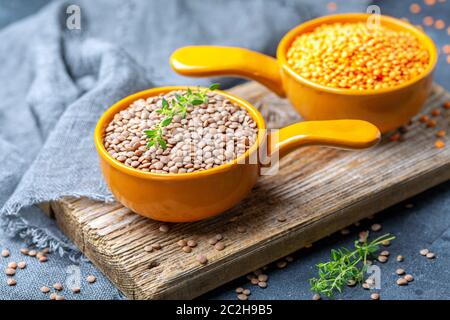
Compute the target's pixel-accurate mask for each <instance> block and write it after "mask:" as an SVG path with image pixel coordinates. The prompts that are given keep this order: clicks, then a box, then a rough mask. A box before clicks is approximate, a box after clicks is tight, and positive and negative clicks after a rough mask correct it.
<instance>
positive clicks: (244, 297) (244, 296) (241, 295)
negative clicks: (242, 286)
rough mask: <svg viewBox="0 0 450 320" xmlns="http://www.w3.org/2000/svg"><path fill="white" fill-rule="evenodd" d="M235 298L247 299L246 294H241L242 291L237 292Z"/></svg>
mask: <svg viewBox="0 0 450 320" xmlns="http://www.w3.org/2000/svg"><path fill="white" fill-rule="evenodd" d="M237 298H238V299H239V300H247V299H248V297H247V295H245V294H243V293H241V294H238V295H237Z"/></svg>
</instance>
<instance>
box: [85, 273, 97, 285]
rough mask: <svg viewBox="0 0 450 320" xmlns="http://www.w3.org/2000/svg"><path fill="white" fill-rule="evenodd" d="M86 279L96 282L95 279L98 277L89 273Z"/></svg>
mask: <svg viewBox="0 0 450 320" xmlns="http://www.w3.org/2000/svg"><path fill="white" fill-rule="evenodd" d="M86 281H87V282H89V283H94V282H95V281H97V278H96V277H95V276H94V275H89V276H87V277H86Z"/></svg>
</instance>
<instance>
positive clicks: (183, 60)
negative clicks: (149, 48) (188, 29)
mask: <svg viewBox="0 0 450 320" xmlns="http://www.w3.org/2000/svg"><path fill="white" fill-rule="evenodd" d="M170 65H171V66H172V68H173V69H174V70H175V71H176V72H177V73H179V74H182V75H185V76H192V77H209V76H230V75H231V76H239V77H244V78H249V79H252V80H255V81H258V82H260V83H261V84H263V85H265V86H266V87H267V88H269V89H270V90H272V91H273V92H275V93H276V94H278V95H279V96H280V97H284V96H285V93H284V89H283V84H282V82H281V72H280V67H279V65H278V62H277V60H276V59H274V58H272V57H269V56H266V55H264V54H261V53H258V52H255V51H251V50H247V49H242V48H233V47H220V46H189V47H184V48H180V49H178V50H176V51H175V52H174V53H173V54H172V56H171V57H170Z"/></svg>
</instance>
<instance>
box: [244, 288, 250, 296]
mask: <svg viewBox="0 0 450 320" xmlns="http://www.w3.org/2000/svg"><path fill="white" fill-rule="evenodd" d="M242 293H243V294H245V295H246V296H249V295H250V294H251V293H252V292H251V291H250V289H244V291H242Z"/></svg>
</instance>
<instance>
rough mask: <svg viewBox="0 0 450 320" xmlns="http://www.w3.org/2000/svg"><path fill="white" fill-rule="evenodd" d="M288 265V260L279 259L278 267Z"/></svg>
mask: <svg viewBox="0 0 450 320" xmlns="http://www.w3.org/2000/svg"><path fill="white" fill-rule="evenodd" d="M286 266H287V262H286V261H283V260H280V261H277V268H278V269H283V268H285V267H286Z"/></svg>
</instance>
